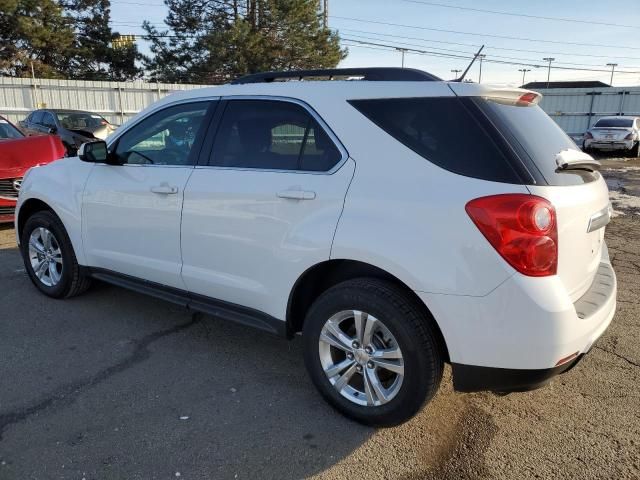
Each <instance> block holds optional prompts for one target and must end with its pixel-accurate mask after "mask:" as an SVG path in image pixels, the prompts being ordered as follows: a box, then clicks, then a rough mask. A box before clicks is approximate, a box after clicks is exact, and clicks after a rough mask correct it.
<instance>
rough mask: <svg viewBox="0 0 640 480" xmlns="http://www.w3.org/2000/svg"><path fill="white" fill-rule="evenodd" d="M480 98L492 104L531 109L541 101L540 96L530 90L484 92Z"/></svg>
mask: <svg viewBox="0 0 640 480" xmlns="http://www.w3.org/2000/svg"><path fill="white" fill-rule="evenodd" d="M482 97H483V98H484V99H486V100H490V101H492V102H496V103H501V104H503V105H515V106H518V107H531V106H533V105H537V104H538V103H539V102H540V100H541V99H542V95H540V94H539V93H537V92H532V91H531V90H523V89H521V88H517V89H506V88H505V89H502V88H501V89H495V90H490V91H488V92H486V93H485V94H484V95H482Z"/></svg>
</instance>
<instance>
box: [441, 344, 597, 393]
mask: <svg viewBox="0 0 640 480" xmlns="http://www.w3.org/2000/svg"><path fill="white" fill-rule="evenodd" d="M585 355H586V353H582V354H580V355H578V356H577V357H576V358H574V359H573V360H571V361H569V362H567V363H565V364H563V365H560V366H558V367H554V368H542V369H537V370H519V369H511V368H491V367H478V366H475V365H462V364H459V363H453V364H451V368H452V370H453V388H454V389H455V390H456V391H458V392H482V391H486V390H490V391H494V392H503V393H508V392H526V391H529V390H534V389H536V388H540V387H543V386H545V385H546V384H547V383H549V382H550V381H551V379H552V378H553V377H555V376H556V375H560V374H561V373H565V372H568V371H569V370H571V369H572V368H573V367H575V366H576V365H577V364H578V363H579V362H580V360H582V358H583V357H584V356H585Z"/></svg>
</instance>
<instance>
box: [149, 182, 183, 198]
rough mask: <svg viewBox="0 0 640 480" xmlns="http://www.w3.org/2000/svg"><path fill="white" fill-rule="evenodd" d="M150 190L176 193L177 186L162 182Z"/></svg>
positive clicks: (166, 193)
mask: <svg viewBox="0 0 640 480" xmlns="http://www.w3.org/2000/svg"><path fill="white" fill-rule="evenodd" d="M151 191H152V192H153V193H160V194H162V195H175V194H176V193H178V187H172V186H171V185H167V184H166V183H163V184H162V185H156V186H155V187H151Z"/></svg>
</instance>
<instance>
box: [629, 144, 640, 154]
mask: <svg viewBox="0 0 640 480" xmlns="http://www.w3.org/2000/svg"><path fill="white" fill-rule="evenodd" d="M629 156H630V157H640V141H639V142H636V143H635V145H634V146H633V147H632V148H631V150H629Z"/></svg>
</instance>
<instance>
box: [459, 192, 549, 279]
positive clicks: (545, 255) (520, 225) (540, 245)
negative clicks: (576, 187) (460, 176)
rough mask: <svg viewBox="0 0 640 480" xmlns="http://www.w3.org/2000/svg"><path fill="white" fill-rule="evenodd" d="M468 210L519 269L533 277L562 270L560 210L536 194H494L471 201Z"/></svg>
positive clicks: (509, 261)
mask: <svg viewBox="0 0 640 480" xmlns="http://www.w3.org/2000/svg"><path fill="white" fill-rule="evenodd" d="M465 210H466V211H467V214H468V215H469V217H471V220H473V223H475V224H476V226H477V227H478V229H479V230H480V232H482V234H483V235H484V236H485V237H486V238H487V240H488V241H489V243H490V244H491V245H492V246H493V248H495V249H496V251H497V252H498V253H499V254H500V255H501V256H502V258H504V259H505V260H506V261H507V262H508V263H509V265H511V266H512V267H513V268H515V269H516V270H517V271H518V272H520V273H522V274H524V275H528V276H531V277H545V276H548V275H555V274H556V272H557V270H558V227H557V223H556V211H555V208H553V205H551V203H549V202H548V201H547V200H545V199H544V198H541V197H537V196H535V195H526V194H519V193H517V194H505V195H492V196H490V197H481V198H476V199H475V200H471V201H470V202H469V203H467V205H466V207H465Z"/></svg>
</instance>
